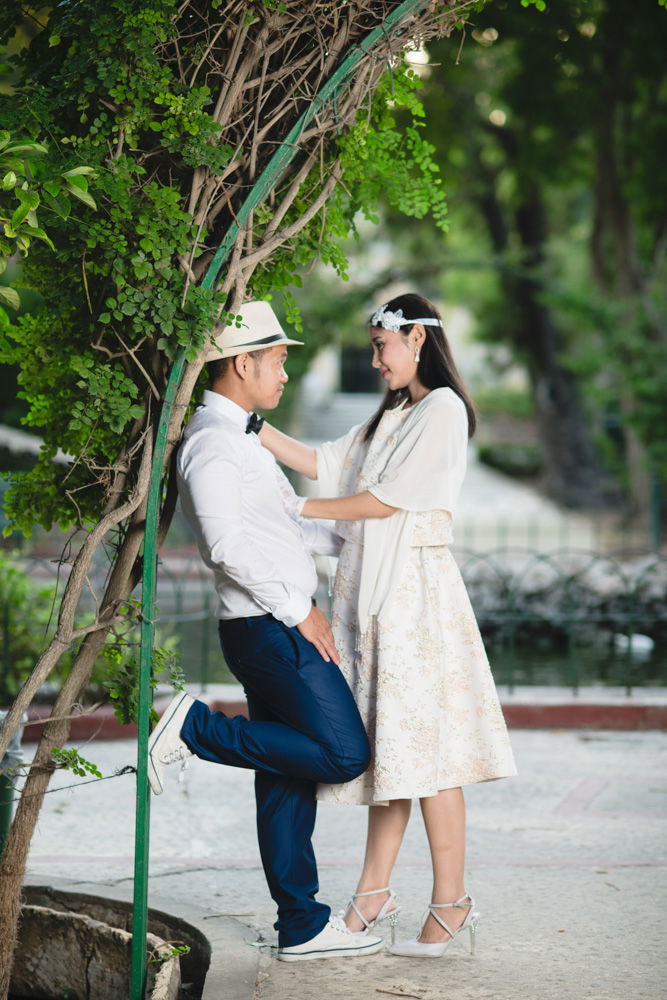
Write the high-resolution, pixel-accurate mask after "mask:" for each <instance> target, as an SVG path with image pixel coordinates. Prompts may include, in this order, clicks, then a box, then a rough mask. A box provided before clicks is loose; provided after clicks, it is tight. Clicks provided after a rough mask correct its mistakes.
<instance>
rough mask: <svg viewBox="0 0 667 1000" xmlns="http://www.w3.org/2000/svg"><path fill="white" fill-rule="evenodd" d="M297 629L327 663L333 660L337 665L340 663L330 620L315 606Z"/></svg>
mask: <svg viewBox="0 0 667 1000" xmlns="http://www.w3.org/2000/svg"><path fill="white" fill-rule="evenodd" d="M297 628H298V630H299V632H300V633H301V635H302V636H303V637H304V639H307V640H308V642H312V644H313V646H314V647H315V649H316V650H317V652H318V653H319V654H320V656H321V657H322V659H323V660H326V661H327V663H328V662H329V660H333V661H334V663H335V664H336V665H338V664H339V663H340V656H339V654H338V650H337V649H336V645H335V643H334V637H333V632H332V631H331V625H330V624H329V620H328V619H327V618H326V617H325V615H323V614H322V612H321V611H320V609H319V608H316V607H315V605H313V607H312V608H311V609H310V614H309V615H308V617H307V618H304V620H303V621H302V622H301V624H300V625H297Z"/></svg>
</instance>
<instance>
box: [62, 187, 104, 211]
mask: <svg viewBox="0 0 667 1000" xmlns="http://www.w3.org/2000/svg"><path fill="white" fill-rule="evenodd" d="M69 191H70V194H73V195H74V196H75V198H78V199H79V201H82V202H83V203H84V205H88V207H89V208H97V203H96V201H95V199H94V198H93V196H92V195H91V194H89V193H88V192H87V191H81V190H80V189H79V188H78V187H69Z"/></svg>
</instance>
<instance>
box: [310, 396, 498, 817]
mask: <svg viewBox="0 0 667 1000" xmlns="http://www.w3.org/2000/svg"><path fill="white" fill-rule="evenodd" d="M409 412H410V411H409V410H408V409H395V410H387V411H386V412H385V413H384V414H383V416H382V420H381V422H380V424H379V426H378V428H377V430H376V432H375V434H374V436H373V439H372V441H371V442H370V444H369V445H367V444H366V443H365V442H363V440H362V434H361V432H358V433H356V435H355V433H354V431H353V432H351V435H348V445H347V446H346V448H345V449H344V451H345V461H344V465H343V468H342V471H341V478H340V485H341V487H342V489H341V490H340V492H341V493H343V494H346V493H358V492H362V491H363V490H366V489H368V488H369V487H373V486H374V484H375V483H377V482H378V477H379V474H380V470H381V469H382V467H383V465H384V464H385V462H386V455H387V452H388V450H391V448H392V447H393V446H394V444H395V441H396V437H397V433H398V432H399V430H400V426H401V422H402V421H404V420H405V419H406V416H407V414H408V413H409ZM343 440H345V439H343ZM349 440H352V441H353V443H352V445H351V446H350V445H349ZM325 447H326V446H325ZM334 447H335V444H334ZM407 516H408V517H409V518H410V520H411V525H410V529H411V544H410V547H409V549H408V550H407V551H408V553H409V554H408V557H407V559H406V560H405V561H404V562H403V564H402V567H401V571H400V572H399V578H398V580H397V584H396V587H395V589H394V592H393V596H392V600H391V607H390V608H389V613H386V614H384V615H383V616H382V618H381V619H380V618H378V619H376V618H373V621H372V627H371V628H370V629H368V630H367V631H366V632H365V634H364V635H363V640H362V643H361V648H360V649H359V648H357V647H358V646H359V638H358V635H359V629H358V627H357V620H356V613H357V612H356V609H357V598H358V590H359V581H360V575H361V566H362V558H363V531H362V522H338V523H337V529H338V530H339V531H340V533H341V534H342V535H343V536H344V538H345V541H344V543H343V547H342V550H341V553H340V556H339V561H338V570H337V573H336V579H335V583H334V589H333V610H332V622H333V631H334V635H335V639H336V645H337V647H338V651H339V653H340V655H341V664H340V667H341V670H342V672H343V674H344V676H345V678H346V679H347V681H348V683H349V685H350V687H351V688H352V691H353V693H354V696H355V699H356V702H357V705H358V707H359V711H360V713H361V717H362V719H363V721H364V724H365V726H366V731H367V733H368V736H369V740H370V744H371V752H372V759H371V764H370V767H369V768H368V770H367V771H366V772H365V773H364V774H362V775H361V776H360V777H358V778H356V779H355V780H354V781H349V782H346V783H345V784H340V785H320V786H319V787H318V792H317V797H318V799H320V800H322V801H327V802H339V803H343V804H348V805H382V804H386V803H387V802H388V800H390V799H406V798H422V797H426V796H431V795H435V794H436V793H437V792H438V791H440V790H441V789H445V788H453V787H457V786H459V785H467V784H472V783H473V782H477V781H489V780H492V779H495V778H503V777H509V776H511V775H513V774H515V773H516V768H515V765H514V759H513V756H512V750H511V747H510V743H509V738H508V735H507V729H506V727H505V721H504V718H503V714H502V711H501V708H500V704H499V701H498V696H497V693H496V689H495V685H494V682H493V677H492V676H491V670H490V668H489V662H488V659H487V656H486V653H485V650H484V646H483V643H482V639H481V637H480V633H479V629H478V627H477V623H476V621H475V616H474V614H473V610H472V607H471V605H470V601H469V599H468V595H467V592H466V589H465V585H464V583H463V580H462V579H461V575H460V573H459V570H458V567H457V565H456V563H455V561H454V558H453V556H452V554H451V552H450V550H449V544H450V543H451V541H452V518H451V515H450V513H449V512H448V511H446V510H433V511H420V512H413V513H410V514H408V515H407Z"/></svg>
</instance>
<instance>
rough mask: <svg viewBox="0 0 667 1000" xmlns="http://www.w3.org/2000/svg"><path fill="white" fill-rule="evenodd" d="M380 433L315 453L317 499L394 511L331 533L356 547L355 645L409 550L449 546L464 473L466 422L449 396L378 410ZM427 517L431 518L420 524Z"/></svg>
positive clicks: (350, 437)
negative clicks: (359, 557) (359, 555)
mask: <svg viewBox="0 0 667 1000" xmlns="http://www.w3.org/2000/svg"><path fill="white" fill-rule="evenodd" d="M381 426H382V432H381V433H378V432H379V431H380V428H378V430H377V431H376V433H375V435H374V436H373V439H372V440H371V441H370V442H368V441H364V427H365V425H362V426H357V427H353V428H352V430H351V431H349V432H348V433H347V434H346V435H345V436H344V437H342V438H339V439H338V440H337V441H331V442H327V443H325V444H323V445H321V446H320V447H319V448H318V449H317V479H318V490H319V493H320V496H326V497H335V496H346V495H349V494H350V493H361V492H363V491H364V490H368V491H369V492H370V493H372V494H373V496H375V497H377V499H378V500H380V501H381V502H382V503H385V504H388V505H389V506H390V507H397V508H398V510H397V512H396V513H395V514H392V515H391V516H390V517H386V518H369V519H368V520H365V521H356V522H341V521H339V522H337V524H336V530H337V531H338V532H339V533H340V534H341V535H342V536H343V537H345V538H347V539H348V540H350V541H359V542H360V543H361V544H362V545H363V565H362V570H361V580H360V587H359V604H358V615H357V617H358V622H359V630H360V638H361V637H363V635H364V634H365V632H366V631H367V629H368V625H369V621H370V619H371V617H372V616H374V615H376V616H378V617H379V618H380V619H381V618H382V614H383V611H385V610H386V609H388V608H389V607H390V604H391V600H392V597H393V594H394V587H395V583H396V581H397V579H398V576H399V571H400V568H401V566H402V565H403V562H404V560H405V558H406V555H407V551H406V550H407V549H408V548H409V547H410V546H411V545H415V544H416V545H443V544H449V542H450V541H451V527H450V526H451V518H450V517H446V516H441V517H438V512H442V511H447V512H449V514H450V515H451V517H453V515H454V512H455V509H456V503H457V500H458V496H459V492H460V489H461V485H462V483H463V479H464V476H465V471H466V458H467V450H468V415H467V412H466V408H465V405H464V403H463V401H462V400H461V398H460V397H459V396H457V395H456V393H455V392H454V391H453V390H452V389H448V388H442V389H434V390H433V391H432V392H430V393H429V394H428V395H427V396H426V397H425V398H424V399H422V400H421V401H420V402H418V403H416V404H415V405H414V406H411V407H409V408H406V407H405V405H403V406H400V407H397V408H396V409H395V410H387V411H385V413H384V415H383V418H382V424H381ZM428 512H435V513H434V515H433V516H431V517H430V518H426V519H425V518H424V517H423V516H420V515H425V514H427V513H428Z"/></svg>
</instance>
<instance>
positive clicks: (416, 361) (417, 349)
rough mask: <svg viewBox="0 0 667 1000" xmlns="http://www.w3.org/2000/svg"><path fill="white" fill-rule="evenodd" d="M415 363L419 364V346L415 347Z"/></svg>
mask: <svg viewBox="0 0 667 1000" xmlns="http://www.w3.org/2000/svg"><path fill="white" fill-rule="evenodd" d="M415 364H419V348H418V347H415Z"/></svg>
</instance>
